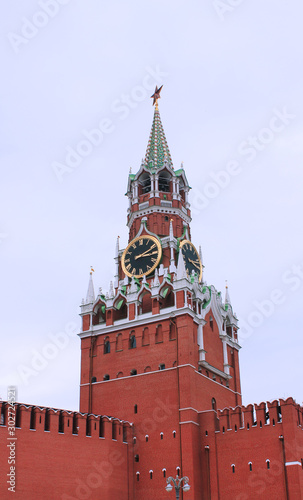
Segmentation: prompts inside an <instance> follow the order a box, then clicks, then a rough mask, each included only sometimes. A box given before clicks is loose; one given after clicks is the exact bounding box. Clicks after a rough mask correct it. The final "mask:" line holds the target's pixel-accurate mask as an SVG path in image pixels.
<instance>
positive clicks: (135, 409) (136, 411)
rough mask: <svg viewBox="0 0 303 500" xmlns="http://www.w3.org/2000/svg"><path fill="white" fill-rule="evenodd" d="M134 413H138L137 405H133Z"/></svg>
mask: <svg viewBox="0 0 303 500" xmlns="http://www.w3.org/2000/svg"><path fill="white" fill-rule="evenodd" d="M134 413H138V405H135V406H134Z"/></svg>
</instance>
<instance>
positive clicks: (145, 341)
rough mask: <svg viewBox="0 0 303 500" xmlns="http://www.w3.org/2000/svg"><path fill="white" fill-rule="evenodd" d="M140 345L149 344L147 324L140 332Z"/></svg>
mask: <svg viewBox="0 0 303 500" xmlns="http://www.w3.org/2000/svg"><path fill="white" fill-rule="evenodd" d="M142 345H149V329H148V326H146V327H145V328H143V332H142Z"/></svg>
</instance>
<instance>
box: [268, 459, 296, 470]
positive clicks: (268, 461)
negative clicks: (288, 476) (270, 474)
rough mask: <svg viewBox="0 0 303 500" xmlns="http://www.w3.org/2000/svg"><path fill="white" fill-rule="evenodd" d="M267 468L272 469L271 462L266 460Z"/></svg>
mask: <svg viewBox="0 0 303 500" xmlns="http://www.w3.org/2000/svg"><path fill="white" fill-rule="evenodd" d="M266 467H267V469H270V460H266ZM302 467H303V464H302Z"/></svg>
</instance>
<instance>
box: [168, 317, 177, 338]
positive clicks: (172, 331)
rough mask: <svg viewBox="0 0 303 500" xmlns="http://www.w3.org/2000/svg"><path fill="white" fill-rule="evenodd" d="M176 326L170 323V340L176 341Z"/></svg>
mask: <svg viewBox="0 0 303 500" xmlns="http://www.w3.org/2000/svg"><path fill="white" fill-rule="evenodd" d="M176 330H177V329H176V324H175V323H174V322H173V321H170V324H169V340H176Z"/></svg>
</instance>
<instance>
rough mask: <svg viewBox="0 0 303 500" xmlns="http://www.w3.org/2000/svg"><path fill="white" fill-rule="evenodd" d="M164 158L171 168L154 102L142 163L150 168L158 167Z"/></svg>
mask: <svg viewBox="0 0 303 500" xmlns="http://www.w3.org/2000/svg"><path fill="white" fill-rule="evenodd" d="M165 160H167V161H168V164H169V166H170V167H171V168H173V162H172V159H171V156H170V151H169V148H168V145H167V141H166V137H165V133H164V129H163V125H162V122H161V118H160V113H159V109H158V103H156V106H155V113H154V119H153V124H152V128H151V132H150V136H149V141H148V145H147V150H146V155H145V159H144V164H145V165H146V166H147V167H148V168H150V169H158V168H161V167H163V164H164V161H165Z"/></svg>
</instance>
